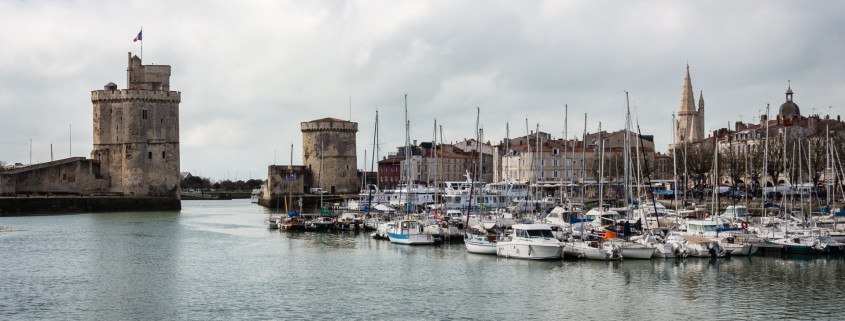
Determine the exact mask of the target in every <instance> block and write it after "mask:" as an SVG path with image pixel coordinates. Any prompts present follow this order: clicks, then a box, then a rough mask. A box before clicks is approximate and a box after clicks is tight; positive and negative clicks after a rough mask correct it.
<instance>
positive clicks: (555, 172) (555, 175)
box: [552, 171, 560, 178]
mask: <svg viewBox="0 0 845 321" xmlns="http://www.w3.org/2000/svg"><path fill="white" fill-rule="evenodd" d="M552 177H554V178H559V177H560V173H559V172H558V171H554V172H552Z"/></svg>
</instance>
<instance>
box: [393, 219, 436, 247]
mask: <svg viewBox="0 0 845 321" xmlns="http://www.w3.org/2000/svg"><path fill="white" fill-rule="evenodd" d="M387 237H388V238H389V239H390V242H391V243H396V244H406V245H425V244H434V237H432V236H431V234H426V233H424V232H423V228H422V225H421V224H420V222H419V221H415V220H401V221H399V222H398V223H396V224H394V225H393V227H392V228H391V229H389V230H388V232H387Z"/></svg>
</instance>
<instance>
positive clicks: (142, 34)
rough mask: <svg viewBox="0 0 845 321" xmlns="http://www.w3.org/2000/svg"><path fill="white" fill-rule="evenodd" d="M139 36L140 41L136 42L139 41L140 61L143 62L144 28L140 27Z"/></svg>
mask: <svg viewBox="0 0 845 321" xmlns="http://www.w3.org/2000/svg"><path fill="white" fill-rule="evenodd" d="M140 35H141V39H138V40H139V41H141V61H144V26H141V32H140Z"/></svg>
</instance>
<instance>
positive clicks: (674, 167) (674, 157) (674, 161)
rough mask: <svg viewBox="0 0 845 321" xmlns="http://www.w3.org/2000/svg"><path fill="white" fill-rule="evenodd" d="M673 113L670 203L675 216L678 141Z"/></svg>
mask: <svg viewBox="0 0 845 321" xmlns="http://www.w3.org/2000/svg"><path fill="white" fill-rule="evenodd" d="M675 139H676V137H675V113H672V142H674V143H673V144H672V194H673V195H674V197H672V202H673V203H674V204H675V214H677V213H678V153H677V152H676V149H677V147H678V141H677V140H675ZM677 221H678V215H675V223H677Z"/></svg>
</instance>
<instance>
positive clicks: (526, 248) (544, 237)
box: [496, 224, 563, 259]
mask: <svg viewBox="0 0 845 321" xmlns="http://www.w3.org/2000/svg"><path fill="white" fill-rule="evenodd" d="M512 228H513V233H511V234H510V235H508V236H505V237H504V238H503V239H501V240H499V242H497V244H496V254H497V255H498V256H503V257H507V258H517V259H559V258H561V252H562V249H563V244H562V243H561V242H560V241H558V240H557V239H556V238H555V237H554V235H553V234H552V228H551V226H549V225H546V224H514V225H513V226H512Z"/></svg>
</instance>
